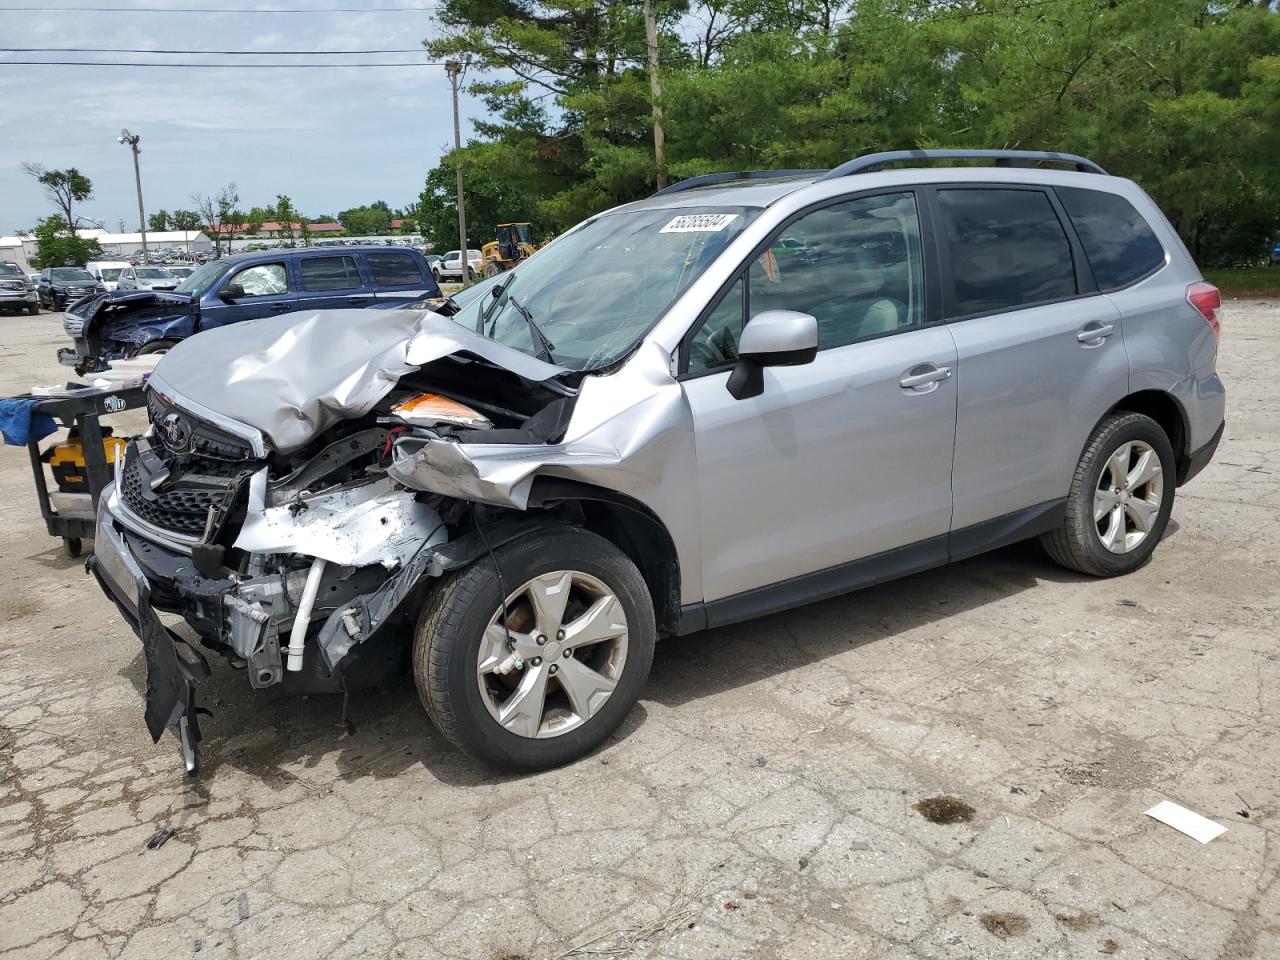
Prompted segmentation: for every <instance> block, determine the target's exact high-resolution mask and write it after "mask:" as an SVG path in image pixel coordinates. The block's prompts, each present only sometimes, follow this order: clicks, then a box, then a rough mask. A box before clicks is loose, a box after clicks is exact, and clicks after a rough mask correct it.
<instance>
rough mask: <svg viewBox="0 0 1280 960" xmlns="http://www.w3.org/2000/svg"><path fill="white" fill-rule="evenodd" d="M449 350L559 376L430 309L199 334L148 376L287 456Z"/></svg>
mask: <svg viewBox="0 0 1280 960" xmlns="http://www.w3.org/2000/svg"><path fill="white" fill-rule="evenodd" d="M455 353H468V354H472V355H474V356H477V357H480V358H482V359H484V360H487V361H488V362H490V363H492V364H494V365H496V366H499V367H502V368H504V369H506V370H510V371H511V372H512V373H514V374H516V375H517V376H520V377H524V378H525V379H526V380H532V381H536V382H541V381H543V380H547V379H550V378H551V377H554V376H556V375H557V374H560V373H564V372H566V370H565V368H564V367H559V366H556V365H554V364H550V363H545V362H543V361H542V360H539V359H537V358H536V357H531V356H529V354H527V353H522V352H520V351H519V350H513V349H512V348H511V347H507V346H504V345H503V344H500V343H497V342H496V341H493V340H490V339H488V338H487V337H482V336H480V335H479V334H477V333H474V332H472V331H470V330H467V329H466V328H465V327H462V326H460V325H458V324H457V323H454V322H453V321H452V320H450V319H449V318H448V317H443V316H441V315H440V314H437V313H432V312H430V311H421V312H420V311H415V310H319V311H315V312H313V313H289V314H281V315H280V316H276V317H267V318H264V319H262V320H251V321H248V322H246V323H237V324H230V325H228V326H225V327H217V328H214V329H212V330H205V331H203V332H202V333H200V334H198V335H196V336H194V337H189V338H188V339H186V340H183V341H182V342H181V343H179V344H178V345H177V346H175V347H174V348H173V349H171V350H170V351H169V352H168V353H167V354H166V355H165V356H164V358H163V359H162V360H161V361H160V362H159V364H157V365H156V369H155V373H154V375H153V378H154V380H155V381H156V382H157V385H158V386H159V387H160V388H161V389H162V390H163V392H164V393H165V394H166V395H168V396H169V397H170V398H171V399H172V400H173V401H174V402H175V403H176V404H178V405H179V406H183V400H187V401H188V402H189V404H188V405H190V406H192V407H193V408H194V410H195V411H198V409H199V408H200V407H204V408H207V409H209V410H213V411H215V412H217V413H220V414H222V415H223V416H226V417H230V418H231V419H232V420H236V421H238V422H239V423H242V424H245V425H246V426H250V427H254V428H255V429H257V430H259V431H261V433H262V434H263V436H264V437H265V438H266V439H267V441H268V442H269V443H270V444H271V446H272V448H273V449H275V450H277V451H279V452H281V453H290V452H292V451H294V450H297V449H298V448H299V447H302V446H304V445H306V444H307V443H308V442H309V441H310V440H311V439H312V438H313V437H315V436H316V435H317V434H319V433H322V432H323V431H324V430H326V429H328V428H329V427H330V426H332V425H333V424H334V423H337V422H338V421H340V420H346V419H349V418H351V417H359V416H363V415H364V414H366V413H368V412H369V411H370V410H372V409H373V407H374V405H375V404H376V403H377V402H378V401H379V400H381V399H382V398H383V397H384V396H386V395H387V394H388V393H389V392H390V391H391V388H392V387H394V386H395V384H396V382H397V381H398V380H399V379H400V378H401V377H403V376H404V375H405V374H407V373H411V372H412V371H414V370H417V369H418V368H419V367H421V366H423V365H425V364H428V363H430V362H432V361H433V360H439V359H440V358H441V357H447V356H449V355H450V354H455Z"/></svg>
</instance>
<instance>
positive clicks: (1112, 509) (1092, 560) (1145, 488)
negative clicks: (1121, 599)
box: [1040, 412, 1177, 577]
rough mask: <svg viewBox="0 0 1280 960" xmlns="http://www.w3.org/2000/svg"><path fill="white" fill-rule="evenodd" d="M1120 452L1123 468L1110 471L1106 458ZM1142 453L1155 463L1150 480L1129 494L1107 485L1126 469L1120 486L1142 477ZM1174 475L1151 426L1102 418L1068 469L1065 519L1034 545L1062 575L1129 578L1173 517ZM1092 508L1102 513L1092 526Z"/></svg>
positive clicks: (1141, 419)
mask: <svg viewBox="0 0 1280 960" xmlns="http://www.w3.org/2000/svg"><path fill="white" fill-rule="evenodd" d="M1126 448H1127V450H1128V452H1127V453H1126V454H1125V458H1124V459H1125V468H1124V469H1118V468H1114V467H1113V464H1112V458H1113V457H1116V456H1117V455H1118V454H1120V452H1121V451H1122V450H1126ZM1146 451H1150V452H1151V453H1152V454H1153V456H1154V457H1155V458H1156V459H1157V460H1158V463H1159V470H1158V472H1156V473H1155V474H1154V475H1151V476H1150V477H1149V479H1147V480H1146V481H1145V482H1143V483H1133V484H1132V487H1131V488H1130V487H1129V486H1127V485H1126V484H1125V483H1123V482H1121V483H1120V484H1118V485H1113V484H1112V483H1111V481H1113V480H1115V478H1116V475H1117V474H1124V473H1125V470H1126V469H1127V470H1128V473H1127V477H1128V478H1139V479H1140V478H1141V477H1144V476H1148V474H1149V469H1148V468H1143V469H1142V470H1140V469H1139V465H1140V464H1142V463H1144V462H1145V463H1148V464H1149V463H1151V461H1150V460H1148V461H1143V460H1142V457H1143V456H1144V455H1145V452H1146ZM1104 473H1105V475H1106V478H1107V479H1108V483H1107V484H1105V485H1104V484H1102V481H1103V479H1104ZM1175 473H1176V464H1175V462H1174V453H1173V446H1172V445H1171V444H1170V443H1169V437H1168V436H1167V435H1166V434H1165V432H1164V430H1163V429H1161V427H1160V425H1159V424H1158V423H1156V422H1155V421H1154V420H1152V419H1151V418H1150V417H1148V416H1144V415H1143V414H1141V413H1123V412H1122V413H1115V414H1111V415H1110V416H1107V417H1106V418H1104V419H1103V420H1102V422H1101V423H1099V424H1098V426H1097V427H1096V428H1095V429H1094V431H1093V434H1092V435H1091V436H1090V437H1089V442H1088V443H1087V444H1085V448H1084V453H1083V454H1081V456H1080V462H1079V463H1078V464H1077V465H1076V472H1075V475H1074V477H1073V478H1072V480H1071V492H1070V493H1069V494H1068V495H1067V516H1066V519H1065V520H1064V521H1063V523H1062V526H1060V527H1059V528H1058V529H1056V530H1053V531H1050V532H1049V533H1046V534H1044V535H1043V536H1042V537H1041V538H1040V542H1041V543H1042V544H1044V548H1045V551H1046V552H1047V553H1048V554H1049V556H1050V557H1051V558H1052V559H1053V560H1054V562H1056V563H1058V564H1060V565H1061V566H1064V567H1066V568H1067V569H1069V570H1076V571H1078V572H1080V573H1084V574H1088V575H1089V576H1094V577H1116V576H1121V575H1123V574H1126V573H1132V572H1133V571H1134V570H1137V569H1138V568H1139V567H1141V566H1142V565H1143V564H1144V563H1146V562H1147V560H1149V559H1150V558H1151V554H1152V552H1153V551H1154V550H1155V548H1156V546H1157V545H1158V544H1159V543H1160V539H1161V538H1162V537H1163V536H1164V531H1165V528H1166V527H1167V526H1168V524H1169V515H1170V513H1172V511H1173V496H1174V488H1175V487H1176V485H1177V484H1176V476H1175ZM1100 488H1101V489H1100ZM1108 490H1112V491H1115V490H1118V491H1119V493H1116V494H1112V493H1109V492H1108ZM1113 496H1114V497H1115V499H1114V500H1113V499H1112V497H1113ZM1108 504H1111V506H1108ZM1138 504H1142V506H1141V507H1138V506H1137V505H1138ZM1095 507H1097V509H1098V510H1099V511H1105V512H1104V513H1102V515H1101V516H1099V517H1098V519H1095V515H1096V514H1095ZM1143 526H1145V528H1146V529H1145V530H1143V529H1142V527H1143ZM1104 527H1105V529H1103V528H1104ZM1139 534H1140V535H1141V536H1139ZM1108 543H1110V544H1111V546H1110V547H1109V546H1108Z"/></svg>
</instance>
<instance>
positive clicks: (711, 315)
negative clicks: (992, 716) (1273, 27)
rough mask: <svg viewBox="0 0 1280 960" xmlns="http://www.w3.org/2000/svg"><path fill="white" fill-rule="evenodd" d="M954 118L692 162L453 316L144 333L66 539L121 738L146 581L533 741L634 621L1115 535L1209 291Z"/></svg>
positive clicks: (242, 650)
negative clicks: (869, 152) (118, 630)
mask: <svg viewBox="0 0 1280 960" xmlns="http://www.w3.org/2000/svg"><path fill="white" fill-rule="evenodd" d="M955 156H956V153H955V152H952V151H923V152H921V151H913V152H909V153H908V152H903V153H899V154H887V155H885V154H881V155H873V156H870V157H863V158H858V159H855V160H853V161H851V162H849V163H847V164H844V165H842V166H840V167H837V168H835V169H834V170H831V171H829V172H826V173H814V172H802V173H793V174H791V175H786V174H779V173H778V172H776V171H771V172H766V173H764V174H759V175H753V174H742V173H734V174H720V175H712V176H708V177H699V178H695V179H693V180H690V181H684V182H681V183H677V184H674V185H673V186H671V187H669V188H667V189H666V190H663V191H661V192H659V193H658V194H656V195H654V196H653V197H651V198H649V199H648V200H644V201H640V202H637V203H631V204H628V205H626V206H624V207H619V208H617V209H614V210H611V211H606V212H605V213H602V214H600V215H598V216H595V217H592V218H591V219H589V220H587V221H586V222H584V223H582V224H580V225H579V226H577V227H576V228H574V229H573V230H571V231H569V232H568V233H565V234H563V235H562V236H560V237H559V238H558V239H557V240H555V241H554V242H553V243H552V244H550V245H549V246H547V247H546V248H545V249H543V250H542V251H541V252H539V254H538V256H536V257H534V258H531V259H530V260H528V261H526V262H525V263H523V264H521V265H520V267H519V268H518V269H516V270H515V271H513V272H511V273H507V274H503V275H502V276H501V277H500V278H495V279H494V282H493V283H492V285H490V286H488V287H486V288H485V290H484V291H483V292H481V293H480V294H479V295H478V296H475V297H474V298H472V299H471V300H470V301H469V302H467V303H466V304H465V305H464V306H462V307H461V309H460V310H458V311H457V312H456V313H455V314H454V315H453V316H452V317H444V316H441V315H440V314H437V313H432V312H425V311H424V312H411V311H389V312H375V311H371V310H368V311H329V312H320V313H311V314H309V315H308V316H306V317H302V318H289V317H272V318H267V319H264V320H261V321H259V322H257V323H254V324H252V325H249V326H247V327H245V328H243V329H237V330H229V329H215V330H211V331H209V332H207V333H204V334H201V335H200V337H199V338H198V340H196V341H193V342H191V343H182V344H179V345H178V346H177V347H176V348H174V349H173V350H172V351H170V353H169V354H168V355H167V356H166V357H164V358H163V359H162V360H161V362H160V363H159V365H158V366H157V368H156V370H155V373H154V375H153V376H152V378H151V380H150V382H149V387H148V390H149V397H150V416H151V423H152V430H151V433H150V434H149V435H148V436H147V437H146V438H141V439H137V440H134V441H131V442H130V444H129V446H128V449H127V451H126V453H125V456H124V457H123V458H121V460H120V461H118V475H117V476H118V479H117V482H116V486H115V489H114V490H113V491H112V492H111V493H110V494H109V495H108V496H105V497H104V498H103V500H102V503H103V507H102V509H101V512H100V513H99V517H98V525H97V541H96V544H95V548H94V558H93V560H92V561H90V565H91V568H92V570H93V571H94V573H95V574H96V576H97V577H98V579H99V581H100V583H101V584H102V586H103V588H104V590H105V591H106V592H107V594H108V596H110V597H111V598H112V599H113V600H114V601H115V602H116V603H117V604H118V605H119V606H120V608H121V609H122V610H123V611H124V612H125V616H126V618H127V620H128V622H129V623H131V624H133V625H135V628H136V629H137V630H138V632H139V635H140V637H141V640H142V644H143V647H144V650H145V652H146V661H147V663H148V669H149V675H148V680H147V685H146V690H147V711H146V716H147V722H148V726H149V729H150V732H151V734H152V736H153V737H157V738H158V737H159V736H160V735H161V733H162V732H163V731H164V729H165V727H166V725H174V726H176V727H177V728H178V729H179V732H180V733H181V732H182V731H184V730H185V731H186V733H185V736H183V737H182V741H183V744H184V750H185V752H186V755H187V757H188V763H189V765H194V762H195V759H194V758H195V752H194V737H193V736H192V733H191V731H193V730H194V729H195V727H196V723H195V721H196V716H195V713H194V709H195V707H194V704H195V696H196V692H195V691H196V685H197V684H198V683H199V681H200V679H201V677H202V676H203V675H204V672H203V669H202V667H201V658H200V655H199V654H198V652H197V651H196V650H195V648H194V647H192V646H190V645H188V644H187V643H186V641H184V640H182V639H180V638H179V637H178V635H177V634H175V633H173V632H172V631H169V630H167V629H166V628H165V627H164V626H163V625H162V624H161V623H160V621H159V619H158V617H157V613H156V611H157V610H158V611H162V612H167V613H174V614H180V615H182V616H183V617H184V618H185V620H186V623H187V624H188V625H189V626H190V628H191V630H192V631H193V632H194V634H195V635H197V636H199V637H200V638H201V640H202V642H203V643H204V644H205V645H206V646H208V647H209V648H210V649H212V650H215V651H217V652H219V653H222V654H223V655H225V656H228V657H230V658H232V659H233V660H236V661H237V662H244V663H247V664H248V669H247V670H246V671H245V672H246V675H247V677H248V679H249V683H250V684H251V685H252V686H254V687H263V686H271V685H274V684H276V683H280V682H284V683H285V684H286V685H287V686H290V687H293V688H294V689H298V690H303V689H306V690H314V689H325V688H327V689H352V688H354V687H357V686H360V685H366V684H369V683H373V682H377V681H378V680H379V679H382V678H385V677H386V676H387V674H388V673H391V672H394V671H396V670H398V669H399V667H400V664H401V663H403V662H404V657H403V656H402V654H404V653H405V652H406V651H405V649H404V644H406V643H408V644H409V649H408V650H407V654H408V658H409V660H410V661H411V663H412V667H413V675H414V679H415V680H416V682H417V686H418V692H419V695H420V697H421V699H422V702H423V704H424V706H425V707H426V710H427V712H428V714H429V715H430V716H431V718H432V720H433V721H434V722H435V724H436V725H437V726H438V727H439V728H440V730H441V731H442V732H443V733H444V734H445V736H447V737H448V738H449V739H450V740H451V741H452V742H453V743H455V744H456V745H458V746H459V747H461V748H463V749H464V750H467V751H469V752H471V753H472V754H474V755H476V756H478V757H481V758H483V759H485V760H487V761H490V762H493V763H495V764H498V765H501V766H505V767H511V768H515V769H521V770H532V769H541V768H545V767H549V766H553V765H555V764H559V763H564V762H566V761H569V760H572V759H574V758H576V757H580V756H582V755H583V754H584V753H585V752H586V751H588V750H590V749H592V748H593V747H594V746H596V745H597V744H599V743H600V742H601V741H602V740H603V739H604V738H605V737H607V736H608V735H609V734H610V733H611V732H612V731H614V730H616V728H617V727H618V725H619V724H620V723H621V722H622V720H623V718H624V717H625V716H626V715H627V713H628V711H630V709H631V707H632V705H633V704H634V703H635V701H636V698H637V696H638V695H639V693H640V691H641V689H642V688H643V686H644V683H645V680H646V676H647V674H648V672H649V666H650V663H651V660H652V657H653V652H654V643H655V641H656V640H657V639H658V638H659V637H670V636H678V635H686V634H691V633H695V632H697V631H699V630H702V629H704V628H707V627H715V626H720V625H723V624H727V623H733V622H735V621H739V620H745V619H748V618H752V617H758V616H761V615H763V614H766V613H772V612H776V611H780V610H785V609H788V608H790V607H794V606H796V605H798V604H803V603H808V602H811V601H814V600H820V599H823V598H827V597H831V596H834V595H836V594H839V593H842V592H844V591H847V590H851V589H854V588H858V587H862V586H866V585H868V584H873V583H878V582H881V581H884V580H889V579H892V578H894V577H900V576H903V575H905V574H909V573H912V572H915V571H919V570H924V569H927V568H930V567H936V566H939V565H942V564H945V563H947V562H949V561H952V560H959V559H963V558H966V557H971V556H973V555H975V554H978V553H981V552H983V551H985V550H989V549H991V548H994V547H998V546H1002V545H1004V544H1008V543H1012V542H1014V541H1017V540H1022V539H1024V538H1028V537H1040V538H1041V540H1042V542H1043V544H1044V546H1045V548H1046V549H1047V551H1048V553H1049V555H1050V556H1051V557H1052V558H1053V559H1054V560H1056V561H1057V562H1058V563H1060V564H1062V565H1063V566H1065V567H1067V568H1069V569H1071V570H1073V571H1076V572H1078V573H1083V574H1086V575H1089V576H1117V575H1123V574H1126V573H1129V572H1131V571H1133V570H1136V569H1137V568H1138V567H1140V566H1142V565H1143V564H1144V563H1146V562H1147V561H1148V559H1149V558H1150V557H1151V555H1152V552H1153V551H1154V550H1155V548H1156V545H1157V544H1158V543H1159V542H1160V539H1161V537H1162V536H1163V535H1164V532H1165V530H1166V526H1167V524H1168V522H1169V516H1170V512H1171V510H1172V508H1173V503H1174V495H1175V492H1176V488H1177V487H1178V486H1179V485H1181V484H1183V483H1186V482H1187V481H1188V480H1190V479H1191V478H1192V477H1194V476H1195V475H1196V474H1197V473H1198V472H1199V471H1200V470H1201V469H1202V468H1203V467H1204V466H1205V464H1207V463H1208V462H1209V460H1210V458H1211V457H1212V456H1213V454H1214V450H1215V449H1216V447H1217V444H1218V441H1219V439H1220V438H1221V436H1222V431H1223V414H1224V399H1225V390H1224V387H1223V384H1222V381H1221V380H1220V379H1219V377H1218V374H1217V373H1216V372H1215V364H1216V358H1217V350H1218V338H1219V329H1220V327H1219V320H1218V309H1219V306H1220V302H1221V301H1220V297H1219V294H1218V291H1217V290H1216V289H1215V288H1214V287H1213V286H1211V285H1210V284H1208V283H1205V282H1204V280H1203V279H1202V278H1201V274H1200V272H1199V270H1198V269H1197V268H1196V265H1195V263H1194V262H1193V261H1192V259H1191V256H1190V255H1189V254H1188V252H1187V250H1186V248H1185V247H1184V246H1183V244H1182V242H1181V241H1180V240H1179V239H1178V235H1177V234H1176V233H1175V231H1174V229H1173V228H1172V226H1170V224H1169V222H1168V221H1167V220H1166V219H1165V217H1164V216H1163V215H1162V214H1161V212H1160V210H1159V209H1158V208H1157V207H1156V205H1155V204H1154V203H1153V202H1152V201H1151V199H1150V198H1149V197H1148V196H1147V195H1146V194H1145V193H1143V191H1142V190H1141V189H1140V188H1139V187H1137V186H1136V185H1135V184H1134V183H1132V182H1131V181H1129V180H1123V179H1120V178H1116V177H1111V176H1108V175H1106V173H1105V172H1104V171H1103V170H1102V169H1101V168H1100V167H1098V166H1097V165H1096V164H1094V163H1092V162H1091V161H1089V160H1086V159H1083V158H1078V157H1071V156H1064V155H1058V154H1052V155H1050V154H1034V153H1027V152H1022V151H982V152H962V153H960V154H959V156H960V157H963V158H974V159H993V160H995V161H997V163H996V164H992V165H991V166H989V167H974V166H969V167H952V168H948V169H936V168H928V167H927V164H928V163H929V162H930V161H932V160H934V159H953V158H954V157H955ZM1050 162H1053V163H1057V164H1059V165H1061V164H1066V165H1069V166H1070V167H1071V168H1072V169H1070V170H1053V169H1047V168H1045V167H1044V166H1043V164H1046V163H1050ZM902 163H910V164H913V166H911V167H906V168H903V167H900V166H896V167H893V168H891V169H886V166H887V165H892V164H902ZM1037 164H1040V165H1041V166H1037ZM788 251H789V252H790V253H787V252H788ZM796 251H800V252H801V253H800V254H796V253H795V252H796ZM783 253H787V255H786V256H782V255H781V254H783ZM1168 573H1169V575H1172V574H1173V570H1172V569H1171V570H1170V571H1168ZM406 624H416V626H415V627H413V629H412V630H406V629H403V626H404V625H406ZM240 715H243V714H240Z"/></svg>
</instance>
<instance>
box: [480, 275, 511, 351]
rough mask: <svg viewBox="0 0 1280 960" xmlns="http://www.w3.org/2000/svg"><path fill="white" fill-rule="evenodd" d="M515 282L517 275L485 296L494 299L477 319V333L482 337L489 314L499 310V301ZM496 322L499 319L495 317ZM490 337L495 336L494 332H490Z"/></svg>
mask: <svg viewBox="0 0 1280 960" xmlns="http://www.w3.org/2000/svg"><path fill="white" fill-rule="evenodd" d="M513 280H515V274H512V275H511V276H509V277H507V279H506V281H505V282H504V283H498V284H495V285H494V287H493V289H492V290H490V291H489V292H488V293H486V294H485V296H486V297H492V298H493V299H492V300H490V301H489V305H488V306H487V307H484V308H483V309H481V310H480V311H479V315H478V316H477V317H476V333H478V334H480V336H482V337H483V336H484V325H485V324H486V323H488V322H489V314H491V313H493V311H494V310H496V309H497V307H498V301H500V300H501V299H502V295H503V294H504V293H506V291H507V288H508V287H510V286H511V282H512V281H513ZM494 320H495V322H496V321H497V318H496V317H495V318H494ZM489 336H490V337H492V336H493V333H492V331H490V333H489Z"/></svg>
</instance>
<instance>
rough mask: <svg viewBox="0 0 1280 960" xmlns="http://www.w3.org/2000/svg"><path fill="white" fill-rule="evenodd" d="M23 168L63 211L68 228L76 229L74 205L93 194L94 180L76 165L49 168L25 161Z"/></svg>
mask: <svg viewBox="0 0 1280 960" xmlns="http://www.w3.org/2000/svg"><path fill="white" fill-rule="evenodd" d="M22 169H23V170H25V171H26V173H27V175H28V176H30V177H32V178H34V179H35V181H36V183H38V184H40V186H41V187H42V188H43V189H44V195H45V196H46V197H48V198H49V200H50V202H52V203H53V204H55V205H56V206H57V208H58V209H59V210H61V211H62V216H63V220H64V221H65V223H66V225H67V229H68V230H75V228H76V218H75V217H74V216H73V215H72V207H73V205H74V204H76V203H81V202H83V201H85V200H88V199H89V198H91V197H92V196H93V181H91V180H90V179H89V178H88V177H86V176H85V175H84V174H83V173H81V172H80V171H79V170H77V169H76V168H75V167H68V168H67V169H66V170H48V169H46V168H45V167H44V166H42V165H41V164H38V163H31V162H26V163H23V165H22Z"/></svg>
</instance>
